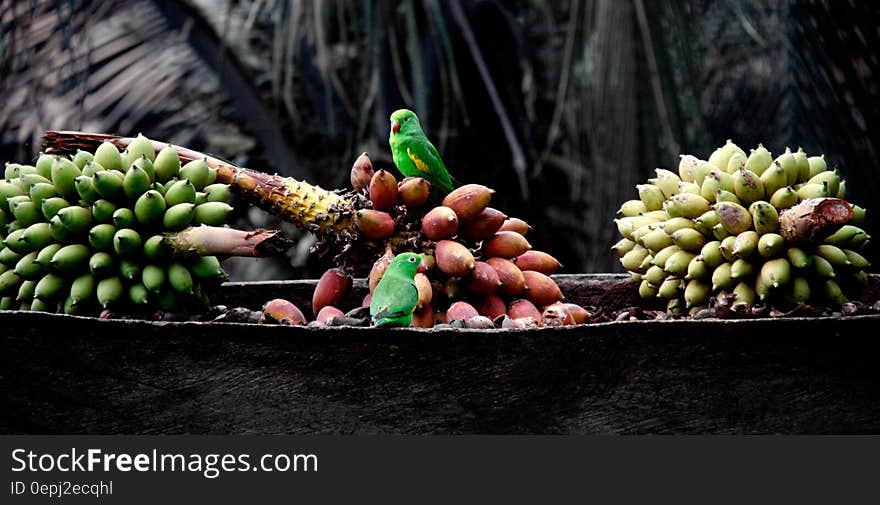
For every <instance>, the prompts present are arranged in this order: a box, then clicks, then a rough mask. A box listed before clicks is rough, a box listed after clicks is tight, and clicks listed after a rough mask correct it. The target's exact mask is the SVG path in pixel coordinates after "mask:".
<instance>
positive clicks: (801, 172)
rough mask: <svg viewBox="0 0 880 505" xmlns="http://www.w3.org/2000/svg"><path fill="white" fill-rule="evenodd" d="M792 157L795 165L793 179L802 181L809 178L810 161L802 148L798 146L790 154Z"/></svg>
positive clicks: (797, 181)
mask: <svg viewBox="0 0 880 505" xmlns="http://www.w3.org/2000/svg"><path fill="white" fill-rule="evenodd" d="M792 157H793V158H794V161H795V165H796V166H797V179H795V183H799V182H804V181H806V180H807V179H809V178H810V161H809V160H808V159H807V154H806V153H805V152H804V150H803V148H800V147H798V150H797V151H795V152H794V153H793V154H792Z"/></svg>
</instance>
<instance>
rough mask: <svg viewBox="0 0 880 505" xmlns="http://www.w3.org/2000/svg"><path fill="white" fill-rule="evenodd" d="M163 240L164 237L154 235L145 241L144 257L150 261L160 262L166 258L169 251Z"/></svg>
mask: <svg viewBox="0 0 880 505" xmlns="http://www.w3.org/2000/svg"><path fill="white" fill-rule="evenodd" d="M162 240H163V239H162V235H153V236H152V237H150V238H148V239H147V240H145V241H144V257H145V258H146V259H147V260H148V261H154V262H159V261H161V260H163V259H164V258H165V256H166V254H167V251H166V250H165V247H164V245H163V243H162Z"/></svg>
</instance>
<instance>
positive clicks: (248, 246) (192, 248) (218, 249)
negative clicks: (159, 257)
mask: <svg viewBox="0 0 880 505" xmlns="http://www.w3.org/2000/svg"><path fill="white" fill-rule="evenodd" d="M163 243H164V244H165V246H166V247H167V248H168V249H169V250H170V251H171V253H172V254H173V255H180V256H246V257H265V256H272V255H275V254H278V253H281V252H284V250H285V249H286V248H287V241H286V240H285V239H284V236H283V235H281V232H279V231H277V230H254V231H242V230H235V229H233V228H222V227H217V226H191V227H189V228H186V229H185V230H182V231H178V232H172V233H166V234H165V235H164V241H163Z"/></svg>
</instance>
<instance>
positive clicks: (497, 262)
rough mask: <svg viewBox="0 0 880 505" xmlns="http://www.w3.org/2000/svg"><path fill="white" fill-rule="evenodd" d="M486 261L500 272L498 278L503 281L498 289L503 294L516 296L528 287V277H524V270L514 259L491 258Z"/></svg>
mask: <svg viewBox="0 0 880 505" xmlns="http://www.w3.org/2000/svg"><path fill="white" fill-rule="evenodd" d="M486 263H488V264H489V266H491V267H492V268H494V269H495V272H496V273H497V274H498V280H500V281H501V286H500V287H499V288H498V291H500V292H501V293H502V294H505V295H509V296H515V295H518V294H520V293H522V292H523V291H524V290H525V289H526V279H525V277H523V273H522V270H520V269H519V267H518V266H516V265H514V264H513V262H512V261H510V260H506V259H504V258H489V259H487V260H486Z"/></svg>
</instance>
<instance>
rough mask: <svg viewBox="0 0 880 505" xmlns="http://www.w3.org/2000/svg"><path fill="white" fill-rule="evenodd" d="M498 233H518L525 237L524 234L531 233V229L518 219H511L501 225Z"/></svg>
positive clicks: (527, 224)
mask: <svg viewBox="0 0 880 505" xmlns="http://www.w3.org/2000/svg"><path fill="white" fill-rule="evenodd" d="M498 231H514V232H516V233H519V234H520V235H525V234H526V233H528V232H530V231H532V227H531V226H529V223H527V222H525V221H523V220H522V219H520V218H518V217H511V218H508V219H507V220H505V221H504V223H502V224H501V228H499V229H498Z"/></svg>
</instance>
